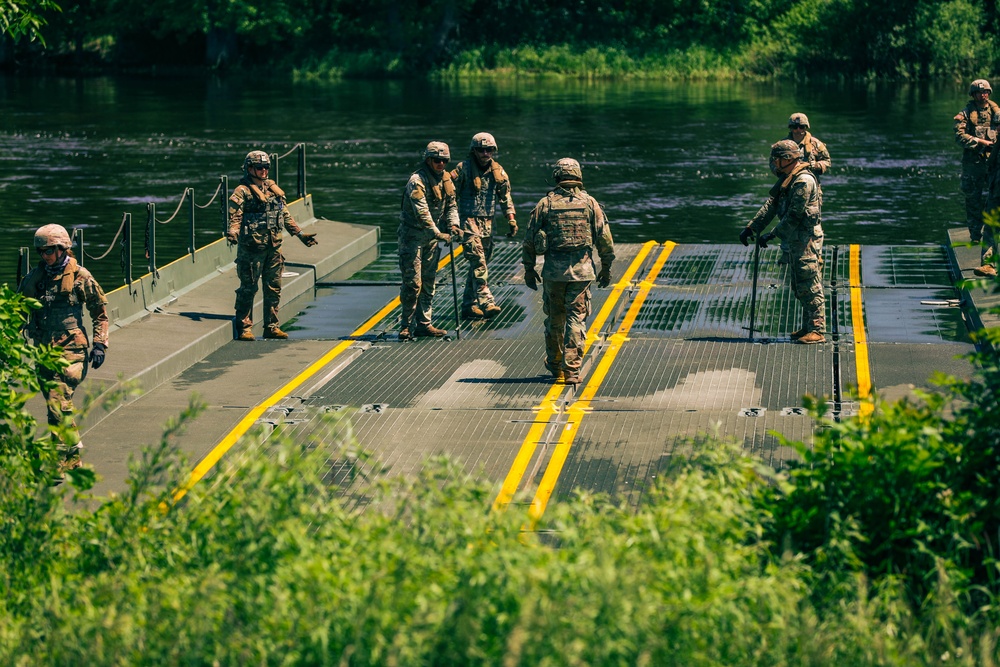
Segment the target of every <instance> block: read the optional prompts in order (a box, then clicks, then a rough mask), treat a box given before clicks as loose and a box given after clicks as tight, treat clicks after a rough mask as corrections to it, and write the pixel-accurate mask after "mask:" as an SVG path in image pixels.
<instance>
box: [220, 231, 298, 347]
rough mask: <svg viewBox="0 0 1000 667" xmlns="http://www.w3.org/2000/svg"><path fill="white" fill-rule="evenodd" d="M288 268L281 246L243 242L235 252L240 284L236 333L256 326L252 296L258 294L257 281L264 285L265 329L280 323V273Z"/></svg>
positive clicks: (235, 318) (237, 294) (237, 296)
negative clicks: (259, 247)
mask: <svg viewBox="0 0 1000 667" xmlns="http://www.w3.org/2000/svg"><path fill="white" fill-rule="evenodd" d="M284 270H285V258H284V257H282V255H281V249H280V248H274V247H266V248H264V249H263V250H256V249H250V248H247V247H246V246H242V245H241V246H240V247H239V250H238V251H237V253H236V275H237V277H239V279H240V286H239V288H237V290H236V316H235V317H234V318H233V320H234V321H235V322H236V329H237V331H236V334H237V335H239V334H240V333H241V332H243V331H249V330H250V329H251V328H252V327H253V300H254V297H255V296H256V295H257V283H258V282H260V283H261V284H262V286H263V288H264V329H265V331H266V330H267V329H269V328H270V327H275V326H278V302H279V301H280V300H281V273H282V271H284Z"/></svg>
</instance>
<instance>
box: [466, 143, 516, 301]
mask: <svg viewBox="0 0 1000 667" xmlns="http://www.w3.org/2000/svg"><path fill="white" fill-rule="evenodd" d="M496 151H497V142H496V139H494V138H493V135H492V134H489V133H487V132H480V133H478V134H476V135H475V136H473V137H472V145H471V146H470V147H469V157H468V158H466V159H465V160H463V161H462V162H459V163H458V166H457V167H455V169H454V171H452V172H451V180H452V181H454V183H455V191H456V193H457V197H458V217H459V220H460V221H461V223H460V224H461V227H462V247H463V248H464V250H465V258H466V259H467V260H468V261H469V275H468V278H467V279H466V281H465V294H464V295H463V296H462V317H463V318H464V319H467V320H478V319H483V318H486V319H489V318H492V317H496V316H497V315H499V314H500V310H501V309H500V306H498V305H497V304H496V301H495V300H494V299H493V292H491V291H490V286H489V270H488V268H487V264H488V263H489V261H490V258H492V257H493V216H494V215H495V213H496V207H497V204H500V207H501V208H502V209H503V212H504V215H505V216H506V217H507V225H508V227H507V237H508V238H513V237H514V235H516V234H517V221H516V220H515V214H514V201H513V199H511V196H510V179H509V178H508V177H507V172H505V171H504V170H503V167H501V166H500V163H499V162H497V161H496V160H495V159H493V156H494V154H495V153H496Z"/></svg>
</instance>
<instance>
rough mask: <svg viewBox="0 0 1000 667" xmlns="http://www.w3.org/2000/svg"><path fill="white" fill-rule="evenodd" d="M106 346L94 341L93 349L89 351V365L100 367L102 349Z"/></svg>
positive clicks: (102, 358)
mask: <svg viewBox="0 0 1000 667" xmlns="http://www.w3.org/2000/svg"><path fill="white" fill-rule="evenodd" d="M107 349H108V348H107V347H106V346H105V345H104V343H94V349H93V350H91V351H90V367H91V368H100V367H101V364H103V363H104V356H105V353H104V351H105V350H107Z"/></svg>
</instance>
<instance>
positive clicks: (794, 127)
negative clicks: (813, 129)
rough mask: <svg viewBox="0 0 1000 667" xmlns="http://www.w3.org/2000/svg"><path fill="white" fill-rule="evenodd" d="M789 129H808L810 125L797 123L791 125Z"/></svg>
mask: <svg viewBox="0 0 1000 667" xmlns="http://www.w3.org/2000/svg"><path fill="white" fill-rule="evenodd" d="M788 129H789V130H808V129H809V126H808V125H798V124H796V125H789V126H788Z"/></svg>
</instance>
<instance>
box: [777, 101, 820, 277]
mask: <svg viewBox="0 0 1000 667" xmlns="http://www.w3.org/2000/svg"><path fill="white" fill-rule="evenodd" d="M785 138H786V139H791V140H792V141H794V142H795V143H797V144H798V145H799V146H800V147H801V148H802V157H803V159H804V160H805V161H806V162H808V163H809V170H810V171H811V172H812V173H814V174H815V175H816V176H822V175H823V174H825V173H826V172H827V170H828V169H829V168H830V164H831V161H830V151H829V150H827V147H826V144H824V143H823V142H822V141H820V140H819V139H817V138H816V137H814V136H813V135H812V132H810V131H809V117H808V116H806V115H805V114H804V113H793V114H792V115H791V116H790V117H789V118H788V136H787V137H785ZM790 250H791V245H790V244H789V242H788V241H787V240H785V239H781V259H779V260H778V264H788V263H789V262H790V261H791V252H790Z"/></svg>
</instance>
